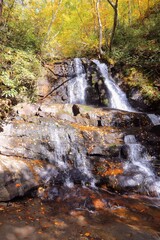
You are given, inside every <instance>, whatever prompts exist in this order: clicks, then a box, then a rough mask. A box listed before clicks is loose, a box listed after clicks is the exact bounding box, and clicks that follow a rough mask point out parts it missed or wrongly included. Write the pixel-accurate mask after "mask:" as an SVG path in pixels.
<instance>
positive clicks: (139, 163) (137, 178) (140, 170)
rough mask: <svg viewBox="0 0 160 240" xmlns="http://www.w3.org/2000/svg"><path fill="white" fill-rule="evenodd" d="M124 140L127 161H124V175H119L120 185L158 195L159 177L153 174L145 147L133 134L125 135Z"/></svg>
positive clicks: (159, 190) (159, 187)
mask: <svg viewBox="0 0 160 240" xmlns="http://www.w3.org/2000/svg"><path fill="white" fill-rule="evenodd" d="M124 142H125V144H126V151H127V154H128V161H127V162H126V163H124V176H121V177H120V181H121V184H122V186H124V187H131V188H132V187H137V188H138V189H139V191H140V192H141V191H142V192H143V193H146V194H147V195H148V194H152V193H153V194H155V195H160V178H159V177H156V176H155V172H154V170H153V167H152V164H151V160H152V158H151V156H150V155H149V154H148V153H147V151H146V149H145V147H144V146H142V145H141V144H140V143H138V142H137V141H136V138H135V136H134V135H126V136H125V138H124Z"/></svg>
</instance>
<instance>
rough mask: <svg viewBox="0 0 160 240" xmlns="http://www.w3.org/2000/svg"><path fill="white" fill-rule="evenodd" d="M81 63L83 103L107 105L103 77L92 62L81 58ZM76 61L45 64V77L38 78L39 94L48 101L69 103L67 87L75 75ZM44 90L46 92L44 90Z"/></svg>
mask: <svg viewBox="0 0 160 240" xmlns="http://www.w3.org/2000/svg"><path fill="white" fill-rule="evenodd" d="M80 61H81V65H82V68H83V71H84V73H85V74H86V76H85V78H86V84H87V87H86V90H85V95H86V96H85V98H86V101H85V103H86V104H87V105H95V106H107V105H108V93H107V89H106V86H105V84H104V79H103V77H102V76H101V74H100V73H99V71H98V70H97V66H96V64H95V63H94V62H92V61H90V60H87V59H81V60H80ZM76 67H77V66H76V62H75V61H74V60H66V61H63V62H58V63H56V64H51V65H46V69H47V70H48V71H47V72H48V73H47V78H45V81H44V78H43V81H41V79H39V81H38V89H39V91H38V92H39V93H38V94H39V95H40V96H43V97H45V96H47V95H48V94H49V97H47V99H46V100H47V102H48V103H69V102H70V96H69V92H70V91H69V88H70V86H71V85H72V84H73V83H74V81H75V78H76V77H77V73H76V72H77V71H76ZM44 90H46V92H45V91H44Z"/></svg>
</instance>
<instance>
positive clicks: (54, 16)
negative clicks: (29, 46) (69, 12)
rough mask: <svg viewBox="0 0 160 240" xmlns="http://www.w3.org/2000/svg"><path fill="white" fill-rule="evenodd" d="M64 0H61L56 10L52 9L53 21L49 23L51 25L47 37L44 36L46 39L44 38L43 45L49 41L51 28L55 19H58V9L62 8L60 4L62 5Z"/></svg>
mask: <svg viewBox="0 0 160 240" xmlns="http://www.w3.org/2000/svg"><path fill="white" fill-rule="evenodd" d="M62 1H63V0H59V2H58V6H57V9H56V11H55V12H54V11H53V10H52V17H51V21H50V23H49V26H48V29H47V33H46V36H45V38H44V40H43V43H42V46H44V44H45V43H46V41H47V38H48V37H49V35H50V32H51V29H52V25H53V23H54V21H55V19H56V16H57V14H58V11H59V8H60V6H61V4H62Z"/></svg>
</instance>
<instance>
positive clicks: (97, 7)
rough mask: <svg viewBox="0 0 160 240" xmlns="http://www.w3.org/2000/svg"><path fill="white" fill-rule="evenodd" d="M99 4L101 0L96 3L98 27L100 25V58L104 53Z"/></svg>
mask: <svg viewBox="0 0 160 240" xmlns="http://www.w3.org/2000/svg"><path fill="white" fill-rule="evenodd" d="M99 2H100V0H97V1H96V12H97V17H98V25H99V54H100V56H101V55H102V54H103V51H102V38H103V35H102V22H101V16H100V12H99Z"/></svg>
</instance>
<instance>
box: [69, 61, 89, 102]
mask: <svg viewBox="0 0 160 240" xmlns="http://www.w3.org/2000/svg"><path fill="white" fill-rule="evenodd" d="M74 66H75V74H76V77H75V78H73V79H72V81H70V82H69V89H68V91H69V97H70V103H79V104H85V90H86V87H87V82H86V73H85V69H84V67H83V64H82V61H81V59H79V58H75V59H74Z"/></svg>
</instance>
